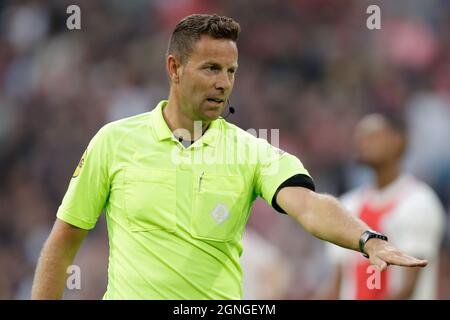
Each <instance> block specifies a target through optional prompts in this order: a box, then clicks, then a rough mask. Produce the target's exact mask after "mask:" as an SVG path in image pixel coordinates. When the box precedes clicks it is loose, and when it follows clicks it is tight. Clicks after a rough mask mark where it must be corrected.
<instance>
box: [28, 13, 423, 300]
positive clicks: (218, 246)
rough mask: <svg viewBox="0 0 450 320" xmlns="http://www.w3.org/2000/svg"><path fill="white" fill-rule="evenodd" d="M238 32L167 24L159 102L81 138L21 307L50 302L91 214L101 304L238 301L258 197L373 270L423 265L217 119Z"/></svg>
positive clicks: (289, 164)
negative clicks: (102, 219)
mask: <svg viewBox="0 0 450 320" xmlns="http://www.w3.org/2000/svg"><path fill="white" fill-rule="evenodd" d="M239 32H240V26H239V24H238V23H237V22H235V21H234V20H232V19H231V18H227V17H220V16H217V15H200V14H196V15H191V16H188V17H186V18H184V19H183V20H181V21H180V22H179V23H178V25H177V26H176V28H175V30H174V32H173V34H172V36H171V39H170V43H169V47H168V51H167V58H166V66H167V72H168V75H169V79H170V93H169V98H168V100H167V101H161V102H160V103H159V104H158V106H157V107H156V108H155V109H154V110H153V111H151V112H148V113H144V114H140V115H137V116H134V117H131V118H126V119H122V120H119V121H116V122H113V123H110V124H107V125H106V126H104V127H103V128H102V129H100V131H99V132H98V133H97V134H96V135H95V137H94V138H93V139H92V140H91V142H90V143H89V146H88V147H87V150H86V152H85V154H84V155H83V158H82V160H81V161H80V163H79V166H78V167H77V169H76V172H75V174H74V176H73V178H72V180H71V182H70V185H69V189H68V191H67V193H66V195H65V197H64V199H63V201H62V204H61V206H60V207H59V209H58V213H57V217H58V219H57V220H56V222H55V225H54V227H53V230H52V232H51V234H50V236H49V238H48V240H47V242H46V243H45V245H44V248H43V250H42V254H41V258H40V260H39V263H38V266H37V269H36V274H35V279H34V284H33V289H32V298H34V299H45V298H61V296H62V294H63V290H64V279H65V277H66V272H65V271H66V268H67V266H68V265H70V263H72V261H73V259H74V256H75V254H76V252H77V250H78V248H79V246H80V244H81V242H82V241H83V239H84V238H85V236H86V234H87V232H88V230H90V229H92V228H93V227H94V226H95V223H96V221H97V219H98V216H99V215H100V213H101V211H102V208H106V219H107V223H108V236H109V244H110V253H109V254H110V257H109V268H108V288H107V291H106V293H105V295H104V298H105V299H241V298H242V271H241V267H240V264H239V257H240V255H241V254H242V243H241V241H242V233H243V230H244V227H245V224H246V222H247V219H248V215H249V212H250V208H251V205H252V203H253V201H254V200H255V199H256V197H257V196H261V197H262V198H264V199H265V200H266V201H267V202H268V203H269V204H270V205H272V206H273V207H274V208H275V209H276V210H278V211H279V212H282V213H287V214H289V215H290V216H291V217H293V218H294V219H295V220H296V221H297V222H298V223H300V224H301V225H302V226H303V227H304V228H305V229H306V230H308V231H309V232H311V233H312V234H313V235H315V236H317V237H319V238H321V239H324V240H327V241H332V242H333V243H336V244H338V245H340V246H343V247H346V248H350V249H353V250H362V251H364V252H365V253H367V254H368V255H369V256H370V261H371V263H373V264H375V265H377V266H378V267H379V268H380V269H385V268H386V267H387V265H388V264H399V265H403V266H425V265H426V263H427V262H426V261H424V260H419V259H415V258H413V257H410V256H407V255H405V254H403V253H402V252H400V251H398V250H397V249H395V248H394V247H393V246H392V245H391V244H390V243H389V242H387V241H385V240H386V238H385V237H384V236H382V235H379V234H376V233H373V232H372V231H368V227H367V225H365V224H364V223H362V222H361V221H360V220H358V219H355V218H353V217H352V216H351V215H350V214H348V213H347V212H346V211H345V210H344V209H342V207H341V206H340V205H339V203H338V202H337V201H336V200H335V199H334V198H333V197H331V196H327V195H321V194H318V193H315V192H314V183H313V180H312V179H311V177H310V175H309V173H308V171H307V170H306V169H305V168H304V167H303V165H302V163H301V162H300V160H298V159H297V158H296V157H294V156H292V155H290V154H288V153H286V152H283V151H282V150H280V149H278V148H275V147H273V146H271V145H270V144H269V143H268V142H267V141H266V140H263V139H257V138H255V137H254V136H252V135H250V134H248V133H246V132H244V131H243V130H241V129H239V128H238V127H236V126H234V125H232V124H230V123H228V122H227V121H225V119H223V118H221V117H220V115H221V114H222V111H223V110H224V108H225V106H226V103H227V101H228V99H229V96H230V94H231V90H232V88H233V84H234V79H235V73H236V70H237V67H238V50H237V46H236V41H237V38H238V35H239ZM199 123H200V125H199ZM230 154H231V155H233V157H231V159H230V158H229V155H230ZM377 238H378V239H377ZM382 239H384V240H382Z"/></svg>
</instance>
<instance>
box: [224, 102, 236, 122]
mask: <svg viewBox="0 0 450 320" xmlns="http://www.w3.org/2000/svg"><path fill="white" fill-rule="evenodd" d="M227 103H228V113H227V114H226V116H224V117H222V118H224V119H226V118H228V117H229V116H230V114H233V113H235V112H236V109H234V107H233V106H231V105H230V101H229V100H227Z"/></svg>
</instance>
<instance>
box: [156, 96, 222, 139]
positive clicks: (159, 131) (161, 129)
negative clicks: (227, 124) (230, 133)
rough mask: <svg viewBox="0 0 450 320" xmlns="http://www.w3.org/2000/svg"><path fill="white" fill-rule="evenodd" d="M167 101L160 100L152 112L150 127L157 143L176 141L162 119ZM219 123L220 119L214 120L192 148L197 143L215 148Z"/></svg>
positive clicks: (220, 126) (219, 129)
mask: <svg viewBox="0 0 450 320" xmlns="http://www.w3.org/2000/svg"><path fill="white" fill-rule="evenodd" d="M167 102H168V101H167V100H162V101H160V102H159V103H158V105H157V106H156V107H155V109H154V110H153V114H152V120H151V121H152V127H153V129H154V133H155V135H156V137H157V138H158V141H163V140H168V139H170V140H176V139H175V137H174V135H173V133H172V130H170V128H169V126H168V125H167V123H166V120H165V119H164V116H163V109H164V108H165V107H166V106H167ZM221 121H222V119H221V118H219V119H216V120H214V121H212V122H211V124H210V125H209V128H208V129H207V130H206V132H205V133H204V134H203V136H202V137H201V138H200V139H198V140H197V141H196V142H195V143H194V144H193V146H196V145H197V146H198V145H199V143H201V144H206V145H209V146H215V145H216V143H217V141H218V139H219V135H220V133H221V128H222V125H221Z"/></svg>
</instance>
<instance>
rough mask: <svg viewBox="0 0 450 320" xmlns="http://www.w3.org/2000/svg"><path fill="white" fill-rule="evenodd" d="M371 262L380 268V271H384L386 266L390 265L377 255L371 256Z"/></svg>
mask: <svg viewBox="0 0 450 320" xmlns="http://www.w3.org/2000/svg"><path fill="white" fill-rule="evenodd" d="M370 263H371V264H372V265H374V266H375V267H377V268H378V270H380V272H383V271H384V270H386V268H387V266H388V264H387V263H386V262H385V261H384V260H382V259H380V258H379V257H377V256H375V257H373V258H370Z"/></svg>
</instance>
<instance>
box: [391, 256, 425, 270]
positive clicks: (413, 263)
mask: <svg viewBox="0 0 450 320" xmlns="http://www.w3.org/2000/svg"><path fill="white" fill-rule="evenodd" d="M385 261H387V263H389V264H394V265H397V266H403V267H425V266H426V265H427V264H428V261H427V260H421V259H417V258H414V257H411V256H408V255H406V254H404V253H400V254H396V255H392V256H388V257H386V259H385Z"/></svg>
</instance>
